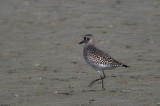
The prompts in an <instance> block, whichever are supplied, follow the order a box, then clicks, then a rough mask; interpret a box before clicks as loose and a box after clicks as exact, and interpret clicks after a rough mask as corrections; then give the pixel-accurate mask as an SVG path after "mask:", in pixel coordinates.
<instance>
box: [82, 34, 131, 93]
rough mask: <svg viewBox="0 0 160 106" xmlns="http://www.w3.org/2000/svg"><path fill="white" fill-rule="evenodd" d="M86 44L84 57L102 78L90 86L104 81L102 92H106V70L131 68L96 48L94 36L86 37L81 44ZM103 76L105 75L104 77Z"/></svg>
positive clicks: (88, 35) (87, 35)
mask: <svg viewBox="0 0 160 106" xmlns="http://www.w3.org/2000/svg"><path fill="white" fill-rule="evenodd" d="M82 43H85V45H84V49H83V56H84V59H85V61H86V62H87V63H88V64H89V65H90V66H91V67H92V68H93V69H95V70H97V71H98V74H99V75H100V78H98V79H96V80H93V81H92V82H91V83H90V84H89V85H88V86H89V87H91V86H92V85H93V84H94V83H95V82H97V81H99V80H102V90H105V88H104V84H103V79H105V78H106V75H105V73H104V70H111V69H113V68H116V67H125V68H127V67H129V66H127V65H125V64H123V63H121V62H119V61H117V60H115V59H114V58H112V57H111V56H109V55H108V54H107V53H106V52H104V51H102V50H100V49H98V48H97V47H95V42H94V39H93V35H92V34H86V35H84V38H83V40H82V41H81V42H80V43H79V44H82ZM102 74H103V75H102Z"/></svg>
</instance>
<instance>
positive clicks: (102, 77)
mask: <svg viewBox="0 0 160 106" xmlns="http://www.w3.org/2000/svg"><path fill="white" fill-rule="evenodd" d="M102 72H103V76H102V75H101V73H100V71H98V73H99V75H100V77H101V78H98V79H96V80H93V81H92V82H91V83H90V84H89V85H88V86H89V87H91V86H92V85H93V84H94V83H95V82H97V81H99V80H102V90H104V84H103V79H104V78H106V76H105V74H104V71H103V70H102Z"/></svg>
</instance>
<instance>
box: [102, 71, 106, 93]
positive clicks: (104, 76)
mask: <svg viewBox="0 0 160 106" xmlns="http://www.w3.org/2000/svg"><path fill="white" fill-rule="evenodd" d="M102 72H103V77H102V90H105V88H104V84H103V79H105V78H106V75H105V73H104V71H103V70H102Z"/></svg>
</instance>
